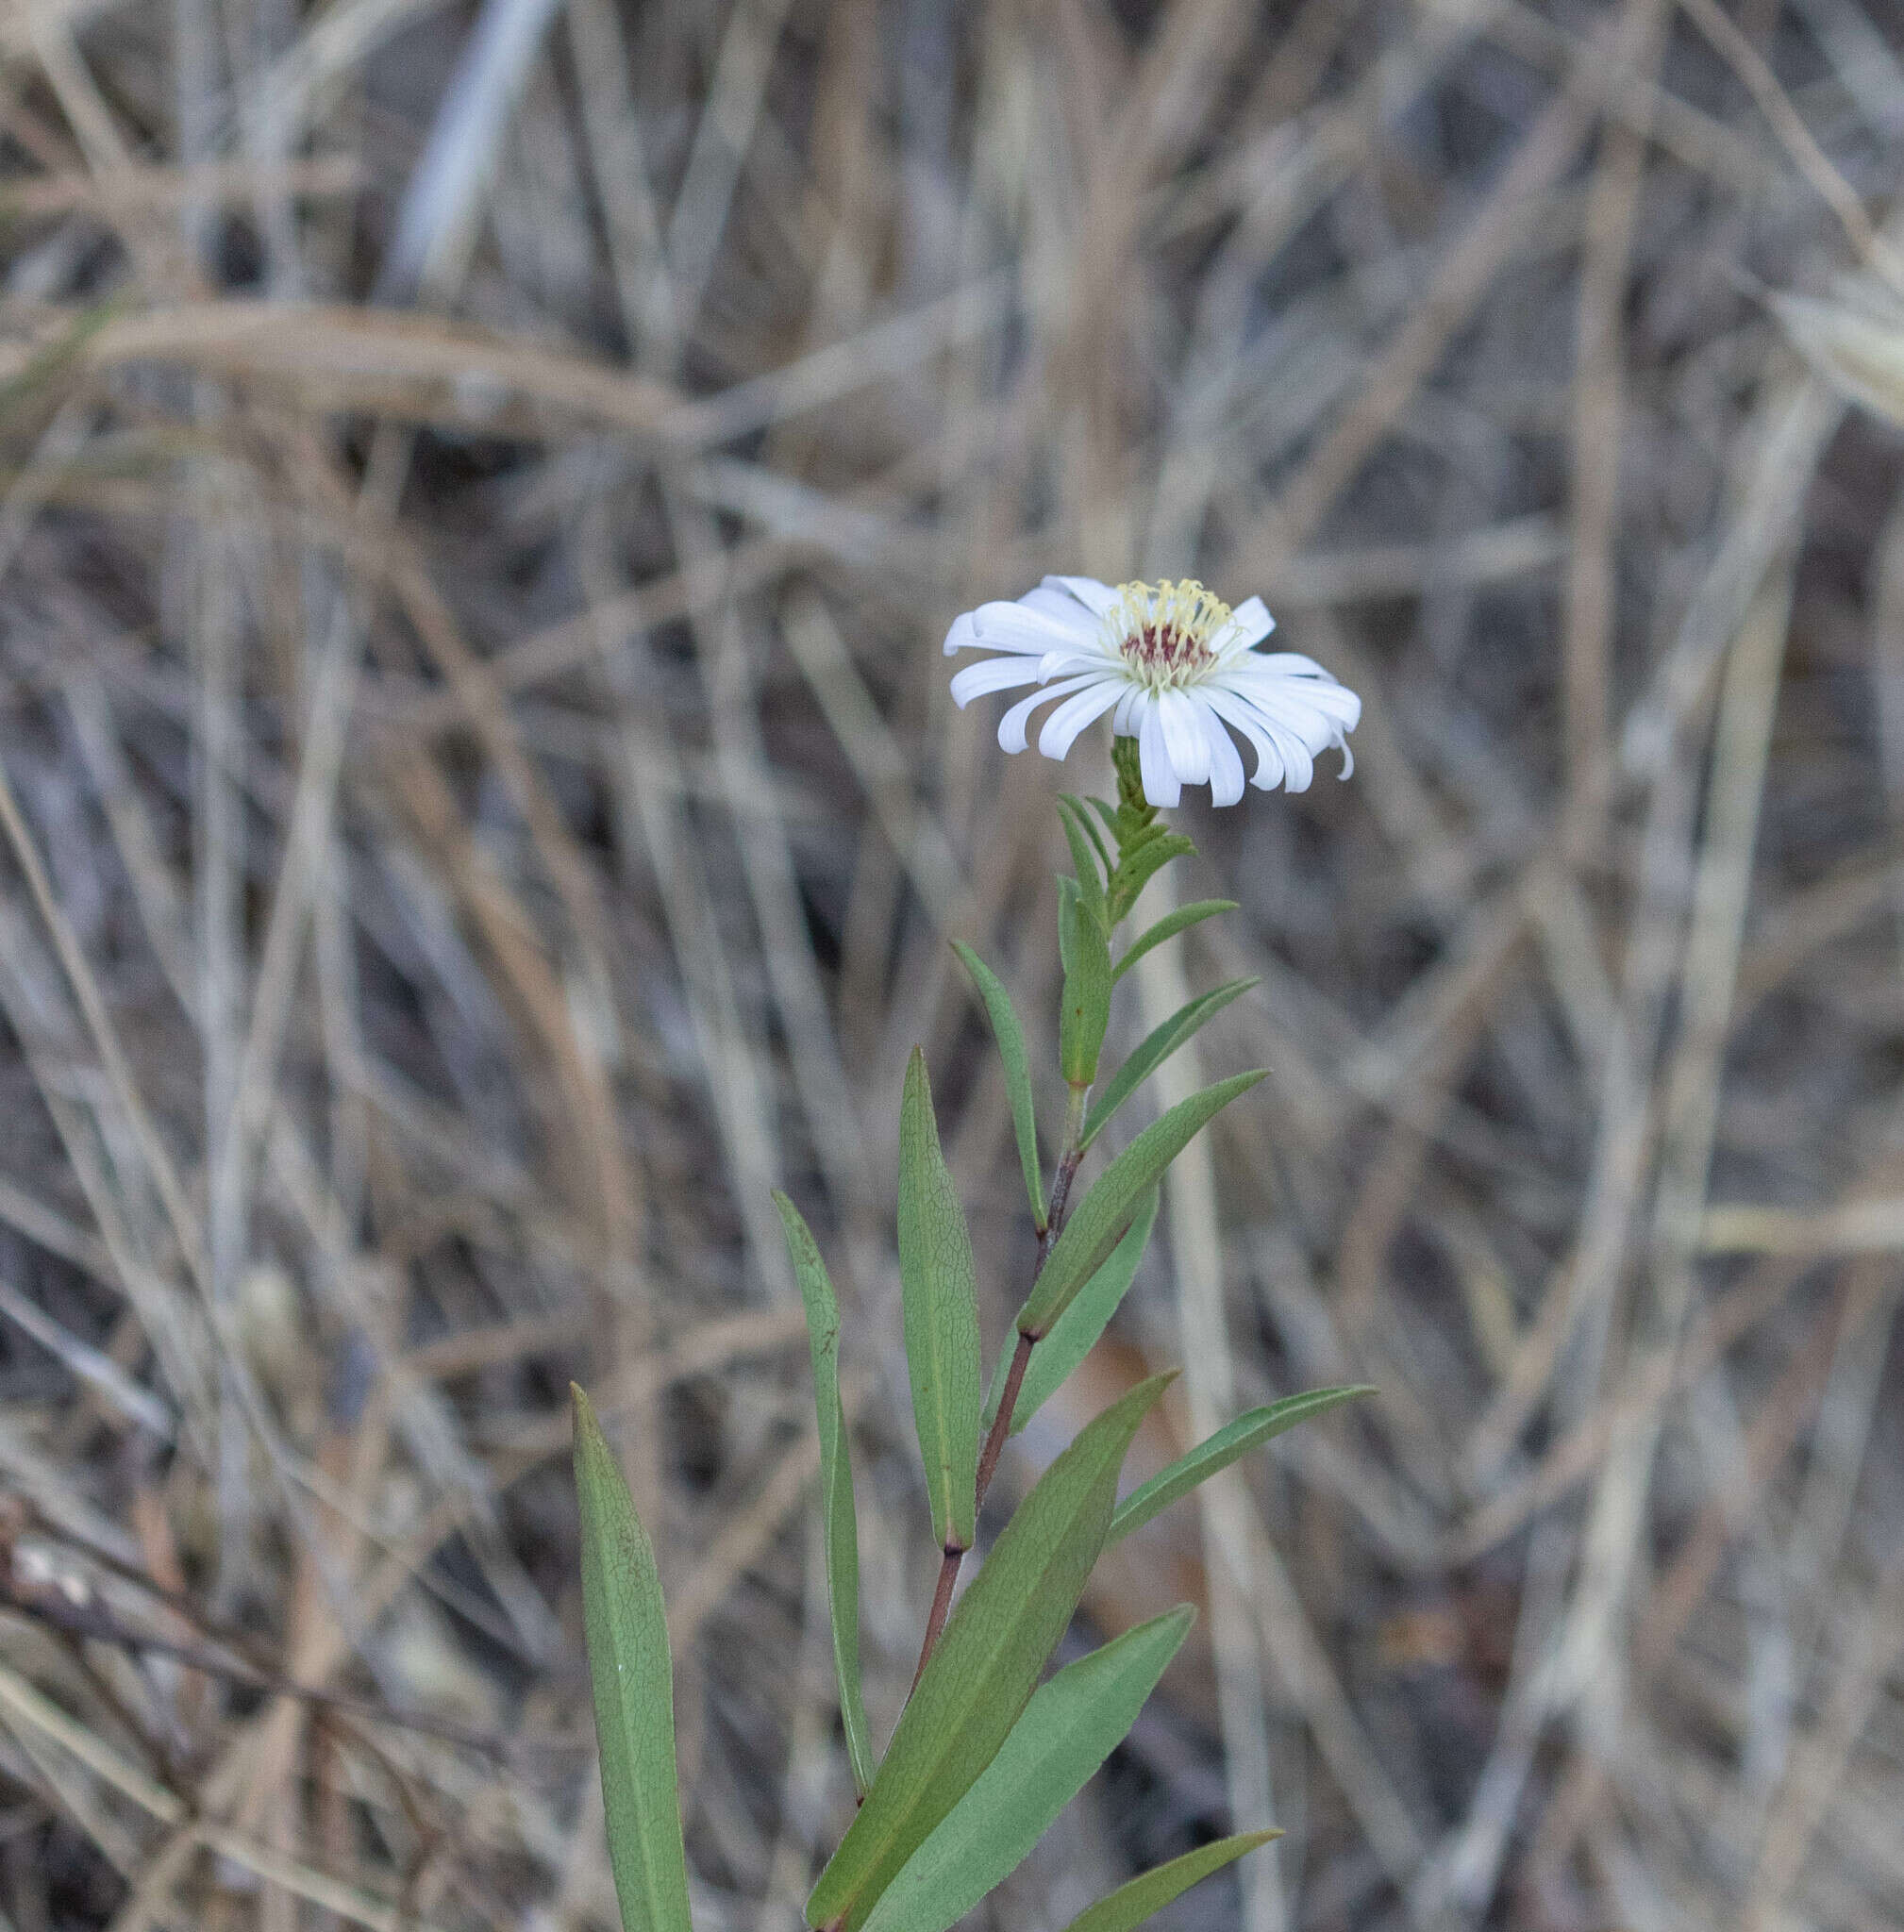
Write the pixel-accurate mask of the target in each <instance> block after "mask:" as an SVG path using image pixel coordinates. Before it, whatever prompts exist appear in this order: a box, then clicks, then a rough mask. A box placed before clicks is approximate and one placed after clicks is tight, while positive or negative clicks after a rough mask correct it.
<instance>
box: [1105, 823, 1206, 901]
mask: <svg viewBox="0 0 1904 1932" xmlns="http://www.w3.org/2000/svg"><path fill="white" fill-rule="evenodd" d="M1146 829H1147V831H1148V832H1149V833H1150V834H1151V836H1149V837H1147V838H1144V840H1143V841H1142V842H1141V843H1140V842H1137V841H1132V842H1131V843H1129V844H1127V845H1126V846H1125V847H1124V849H1123V851H1122V852H1121V853H1120V854H1119V856H1118V860H1117V873H1116V875H1115V876H1114V877H1113V878H1112V879H1111V884H1110V886H1109V888H1108V889H1107V890H1106V892H1105V908H1104V916H1105V919H1106V921H1107V923H1108V924H1111V925H1112V926H1115V925H1116V924H1117V923H1118V921H1119V920H1121V919H1122V918H1123V917H1124V915H1125V914H1126V913H1127V912H1128V911H1129V910H1130V908H1132V907H1133V906H1135V905H1136V904H1137V900H1138V895H1139V894H1140V893H1141V892H1142V891H1144V887H1145V886H1147V885H1148V884H1149V883H1150V881H1151V878H1152V876H1153V875H1154V874H1157V873H1160V872H1161V871H1162V870H1163V868H1164V867H1165V866H1166V865H1168V864H1169V863H1170V861H1171V860H1172V859H1173V858H1183V857H1184V856H1185V855H1186V854H1187V853H1191V852H1194V851H1195V850H1196V847H1195V846H1194V844H1192V843H1191V841H1189V840H1188V839H1186V838H1185V837H1184V836H1183V834H1182V833H1181V832H1161V831H1159V830H1158V828H1157V827H1156V826H1154V825H1152V826H1149V827H1147V828H1146Z"/></svg>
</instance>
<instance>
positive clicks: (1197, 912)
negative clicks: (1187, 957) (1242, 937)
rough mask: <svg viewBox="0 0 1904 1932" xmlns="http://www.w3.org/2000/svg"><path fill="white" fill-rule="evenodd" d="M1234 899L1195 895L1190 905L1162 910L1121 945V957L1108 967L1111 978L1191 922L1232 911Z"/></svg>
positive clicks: (1187, 927) (1201, 921)
mask: <svg viewBox="0 0 1904 1932" xmlns="http://www.w3.org/2000/svg"><path fill="white" fill-rule="evenodd" d="M1235 910H1236V901H1235V900H1234V899H1198V900H1197V901H1196V902H1195V903H1194V905H1191V906H1179V907H1178V908H1177V910H1176V911H1175V912H1166V913H1165V914H1164V915H1163V917H1162V918H1161V919H1160V920H1159V921H1158V922H1157V924H1155V925H1151V926H1146V927H1145V928H1144V931H1143V932H1142V933H1140V934H1139V935H1138V936H1137V938H1136V939H1134V940H1132V941H1131V942H1130V943H1129V945H1127V947H1126V948H1125V949H1124V957H1123V958H1121V959H1120V960H1118V962H1117V964H1116V965H1115V966H1114V967H1112V968H1111V979H1112V981H1113V982H1115V981H1117V980H1120V979H1122V978H1123V977H1124V975H1125V974H1127V973H1128V972H1129V971H1130V969H1131V968H1132V967H1133V966H1135V965H1136V964H1137V962H1138V961H1139V960H1140V959H1141V958H1144V954H1146V953H1147V952H1149V951H1150V949H1151V948H1152V947H1153V946H1161V944H1162V943H1163V942H1164V941H1165V940H1174V939H1175V938H1176V937H1177V934H1178V933H1180V932H1188V931H1189V930H1190V928H1191V927H1192V926H1193V925H1201V924H1203V922H1204V921H1205V920H1206V919H1214V918H1215V917H1216V915H1217V914H1218V913H1219V912H1234V911H1235Z"/></svg>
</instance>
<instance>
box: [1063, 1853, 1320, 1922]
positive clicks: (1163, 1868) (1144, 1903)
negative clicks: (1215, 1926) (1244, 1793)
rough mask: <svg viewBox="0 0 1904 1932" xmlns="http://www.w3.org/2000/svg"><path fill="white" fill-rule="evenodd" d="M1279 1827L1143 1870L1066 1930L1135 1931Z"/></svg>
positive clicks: (1081, 1914)
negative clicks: (1200, 1879)
mask: <svg viewBox="0 0 1904 1932" xmlns="http://www.w3.org/2000/svg"><path fill="white" fill-rule="evenodd" d="M1281 1836H1282V1834H1281V1832H1279V1831H1244V1832H1239V1833H1238V1834H1237V1836H1236V1837H1234V1838H1220V1839H1218V1840H1216V1842H1215V1843H1214V1844H1210V1845H1199V1846H1198V1847H1197V1849H1196V1850H1195V1851H1194V1852H1185V1853H1184V1855H1183V1856H1182V1857H1180V1858H1173V1859H1171V1861H1170V1863H1169V1864H1167V1865H1159V1866H1158V1867H1157V1868H1156V1869H1155V1870H1154V1871H1150V1872H1144V1873H1140V1874H1138V1876H1137V1877H1135V1878H1133V1879H1132V1880H1131V1881H1130V1883H1129V1884H1128V1885H1120V1886H1119V1887H1118V1888H1117V1890H1115V1891H1113V1892H1110V1893H1108V1894H1106V1896H1105V1897H1103V1898H1101V1899H1099V1900H1098V1901H1097V1903H1096V1904H1095V1905H1094V1906H1086V1907H1085V1908H1084V1909H1083V1910H1082V1911H1081V1912H1079V1913H1078V1915H1077V1917H1076V1918H1075V1919H1073V1920H1072V1922H1071V1923H1070V1924H1069V1925H1067V1926H1066V1927H1065V1928H1064V1932H1132V1928H1133V1927H1134V1926H1137V1925H1141V1924H1143V1923H1144V1920H1146V1919H1147V1918H1149V1917H1150V1915H1151V1913H1153V1912H1161V1910H1162V1909H1163V1908H1164V1907H1165V1906H1167V1905H1168V1904H1169V1903H1170V1901H1171V1900H1172V1899H1174V1898H1175V1897H1177V1894H1178V1893H1179V1892H1185V1891H1188V1890H1190V1888H1191V1887H1192V1886H1193V1885H1194V1884H1195V1883H1196V1881H1197V1880H1198V1879H1199V1878H1208V1877H1209V1876H1210V1874H1211V1873H1212V1872H1221V1871H1222V1870H1223V1868H1224V1867H1225V1866H1226V1865H1231V1864H1234V1863H1235V1862H1236V1860H1237V1859H1238V1858H1240V1857H1243V1855H1244V1852H1253V1851H1255V1849H1256V1848H1257V1846H1258V1845H1266V1844H1267V1843H1268V1842H1269V1841H1270V1840H1271V1839H1273V1838H1280V1837H1281Z"/></svg>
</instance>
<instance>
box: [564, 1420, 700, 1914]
mask: <svg viewBox="0 0 1904 1932" xmlns="http://www.w3.org/2000/svg"><path fill="white" fill-rule="evenodd" d="M570 1392H571V1394H572V1396H573V1398H574V1402H575V1428H576V1496H577V1498H578V1499H579V1501H580V1505H581V1524H582V1623H583V1626H584V1629H585V1631H586V1634H587V1639H588V1651H589V1677H590V1679H591V1681H592V1683H593V1689H594V1699H595V1735H596V1738H597V1739H598V1740H599V1742H600V1745H601V1757H602V1804H603V1807H604V1809H605V1810H606V1812H607V1814H608V1827H609V1862H610V1865H611V1866H612V1867H613V1868H614V1874H615V1896H616V1897H617V1898H618V1899H619V1900H620V1901H621V1907H622V1924H623V1927H624V1932H691V1927H690V1924H689V1919H688V1865H687V1857H686V1854H685V1853H684V1852H683V1850H682V1848H681V1800H680V1793H679V1791H678V1790H677V1789H676V1783H675V1671H674V1665H673V1664H672V1663H671V1662H670V1660H669V1657H668V1621H667V1616H666V1613H665V1611H664V1610H663V1608H662V1605H661V1580H660V1576H659V1575H658V1574H656V1571H655V1552H654V1548H653V1546H652V1545H651V1544H650V1543H649V1541H648V1539H647V1533H646V1532H645V1531H644V1530H643V1528H642V1524H641V1520H640V1518H639V1517H637V1516H636V1514H635V1506H634V1502H633V1500H632V1499H631V1498H630V1496H629V1495H628V1486H627V1484H626V1482H624V1481H623V1480H622V1472H621V1469H620V1467H619V1465H618V1464H617V1463H616V1461H615V1457H614V1451H613V1450H611V1449H610V1447H609V1443H608V1438H607V1437H605V1436H604V1435H603V1434H602V1428H601V1424H599V1423H598V1422H596V1420H595V1412H594V1410H593V1408H592V1407H590V1406H589V1398H588V1397H587V1396H586V1395H584V1394H583V1393H582V1391H580V1390H579V1389H577V1388H575V1387H574V1385H573V1384H572V1385H571V1391H570Z"/></svg>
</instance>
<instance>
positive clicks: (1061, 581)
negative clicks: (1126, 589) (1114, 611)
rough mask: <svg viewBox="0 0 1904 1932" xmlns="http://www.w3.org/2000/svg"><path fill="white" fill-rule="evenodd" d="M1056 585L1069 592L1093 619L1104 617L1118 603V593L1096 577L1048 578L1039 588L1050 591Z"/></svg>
mask: <svg viewBox="0 0 1904 1932" xmlns="http://www.w3.org/2000/svg"><path fill="white" fill-rule="evenodd" d="M1054 585H1056V586H1058V587H1060V588H1061V589H1062V590H1065V591H1069V592H1070V594H1071V595H1072V596H1074V597H1076V598H1077V601H1078V602H1079V603H1080V604H1082V605H1083V606H1084V608H1085V609H1087V610H1088V611H1090V613H1091V614H1092V616H1093V617H1102V616H1103V615H1104V613H1105V612H1106V611H1107V610H1109V609H1110V608H1111V606H1112V605H1113V604H1115V603H1116V602H1117V592H1116V591H1114V590H1112V589H1111V586H1110V585H1109V584H1100V583H1099V582H1098V581H1097V579H1096V578H1095V577H1046V578H1045V579H1044V582H1043V583H1042V584H1040V585H1039V587H1038V588H1039V589H1040V590H1041V591H1044V590H1049V589H1051V588H1052V586H1054Z"/></svg>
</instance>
